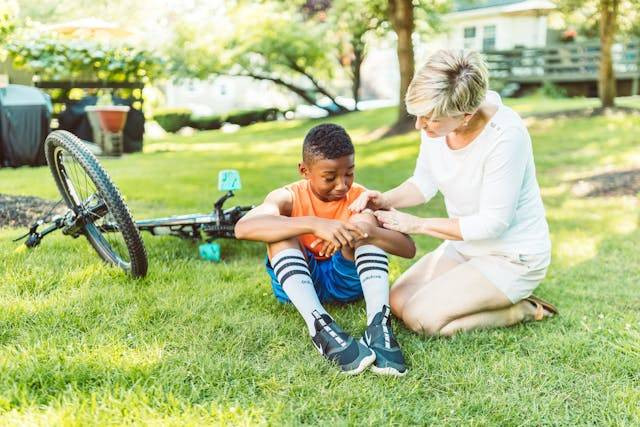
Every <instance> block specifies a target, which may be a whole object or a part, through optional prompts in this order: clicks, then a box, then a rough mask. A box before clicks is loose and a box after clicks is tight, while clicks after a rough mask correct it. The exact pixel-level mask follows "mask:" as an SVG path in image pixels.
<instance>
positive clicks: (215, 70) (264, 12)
mask: <svg viewBox="0 0 640 427" xmlns="http://www.w3.org/2000/svg"><path fill="white" fill-rule="evenodd" d="M206 24H207V25H206V26H207V27H208V26H209V23H208V22H207V23H206ZM326 31H327V25H326V24H324V23H319V22H315V21H314V22H310V21H305V20H304V19H302V16H301V15H300V14H295V13H291V12H290V11H289V12H288V11H287V10H286V9H283V8H281V7H273V6H272V5H264V4H247V5H242V6H241V7H238V8H236V9H234V10H233V11H230V13H229V14H228V21H227V23H226V25H225V26H224V28H223V29H222V30H219V31H216V32H215V33H214V32H211V31H210V30H209V29H208V28H204V27H196V28H195V30H194V23H192V22H191V23H183V24H182V25H180V26H178V28H177V29H176V39H175V40H174V42H173V44H172V48H171V49H170V50H169V55H170V57H171V58H172V59H173V64H174V65H173V70H174V72H175V73H176V74H177V75H179V76H183V77H197V78H207V77H209V76H211V75H230V76H246V77H251V78H254V79H259V80H267V81H271V82H273V83H275V84H276V85H279V86H281V87H283V88H286V89H287V90H289V91H291V92H293V93H295V94H296V95H298V96H299V97H300V98H302V99H303V100H305V101H306V102H308V103H309V104H311V105H316V106H318V107H320V108H323V109H325V110H326V111H327V112H328V113H330V114H336V113H344V112H347V111H349V110H348V109H347V108H346V107H344V106H342V105H340V103H339V102H337V101H336V95H335V93H334V91H333V88H332V87H331V86H330V84H329V82H330V81H331V80H332V78H333V77H334V73H335V69H336V67H337V65H338V64H337V57H338V55H337V54H336V49H335V47H334V46H327V45H326V44H325V43H324V41H323V40H324V35H325V33H326ZM322 97H327V98H328V99H329V100H330V101H331V104H330V105H324V104H319V101H320V99H321V98H322Z"/></svg>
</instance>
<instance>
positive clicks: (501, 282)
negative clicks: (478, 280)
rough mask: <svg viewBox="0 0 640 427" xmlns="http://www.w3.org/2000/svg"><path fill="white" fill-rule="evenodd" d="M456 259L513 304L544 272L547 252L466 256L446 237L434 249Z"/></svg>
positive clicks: (548, 258)
mask: <svg viewBox="0 0 640 427" xmlns="http://www.w3.org/2000/svg"><path fill="white" fill-rule="evenodd" d="M436 250H438V251H443V253H444V254H445V255H446V256H447V257H448V258H451V259H453V260H455V261H457V262H459V263H464V262H468V263H469V264H470V265H472V266H473V267H475V268H476V269H477V270H478V271H480V273H482V275H483V276H485V277H486V278H487V279H488V280H489V281H490V282H491V283H493V284H494V285H495V286H496V287H497V288H498V289H500V291H502V293H504V294H505V295H506V296H507V298H509V301H511V302H512V303H513V304H515V303H517V302H518V301H521V300H523V299H525V298H527V297H528V296H530V295H531V294H532V293H533V291H534V289H535V288H537V287H538V285H539V284H540V282H542V279H544V277H545V276H546V274H547V268H548V267H549V264H550V263H551V252H544V253H540V254H519V253H516V252H514V253H507V252H504V253H503V252H493V253H491V254H489V255H479V256H467V255H464V254H462V253H460V252H459V251H458V250H457V249H456V248H455V247H454V246H453V244H451V242H450V241H445V242H443V243H442V244H441V245H440V246H439V247H438V249H436Z"/></svg>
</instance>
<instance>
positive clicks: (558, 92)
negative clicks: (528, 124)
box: [535, 81, 568, 99]
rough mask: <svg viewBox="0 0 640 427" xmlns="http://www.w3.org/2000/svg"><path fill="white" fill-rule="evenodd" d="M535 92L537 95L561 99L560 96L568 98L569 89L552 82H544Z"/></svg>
mask: <svg viewBox="0 0 640 427" xmlns="http://www.w3.org/2000/svg"><path fill="white" fill-rule="evenodd" d="M535 94H536V95H537V96H541V97H546V98H552V99H559V98H567V96H568V95H567V91H566V89H564V88H561V87H560V86H557V85H555V84H553V83H551V82H548V81H547V82H544V83H543V84H542V86H540V88H538V90H536V92H535Z"/></svg>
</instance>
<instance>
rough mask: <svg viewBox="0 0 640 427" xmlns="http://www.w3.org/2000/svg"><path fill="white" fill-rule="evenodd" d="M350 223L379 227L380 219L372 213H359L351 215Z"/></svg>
mask: <svg viewBox="0 0 640 427" xmlns="http://www.w3.org/2000/svg"><path fill="white" fill-rule="evenodd" d="M349 222H350V223H351V224H357V223H367V224H370V225H375V226H377V225H378V219H377V218H376V217H375V215H374V214H372V213H370V212H362V213H357V214H353V215H351V217H349Z"/></svg>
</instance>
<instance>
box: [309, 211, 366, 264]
mask: <svg viewBox="0 0 640 427" xmlns="http://www.w3.org/2000/svg"><path fill="white" fill-rule="evenodd" d="M313 230H314V231H313V234H314V235H315V236H316V237H318V239H316V240H315V241H314V242H313V243H311V247H312V248H315V247H316V246H317V245H319V244H322V245H323V247H322V249H321V250H320V255H321V256H325V255H326V256H332V255H333V254H334V253H336V252H337V251H339V250H340V249H342V248H343V247H345V246H350V247H353V245H354V244H355V242H357V241H358V240H360V239H366V238H367V237H369V236H368V235H367V233H365V232H364V231H363V230H361V229H360V228H359V227H358V226H356V225H354V224H350V223H347V222H342V221H338V220H335V219H323V218H316V219H315V221H314V227H313Z"/></svg>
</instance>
